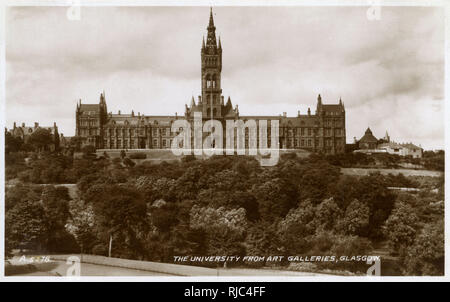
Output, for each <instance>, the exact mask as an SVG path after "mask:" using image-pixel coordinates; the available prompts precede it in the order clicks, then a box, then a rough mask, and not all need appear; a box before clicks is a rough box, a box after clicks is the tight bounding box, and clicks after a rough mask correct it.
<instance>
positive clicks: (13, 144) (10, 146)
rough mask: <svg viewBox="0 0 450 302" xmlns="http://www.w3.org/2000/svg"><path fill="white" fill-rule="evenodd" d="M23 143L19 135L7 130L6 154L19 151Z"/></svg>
mask: <svg viewBox="0 0 450 302" xmlns="http://www.w3.org/2000/svg"><path fill="white" fill-rule="evenodd" d="M22 145H23V141H22V139H21V138H19V137H15V136H13V135H12V134H11V133H9V132H6V134H5V154H9V153H10V152H13V153H15V152H17V151H19V150H20V148H21V147H22Z"/></svg>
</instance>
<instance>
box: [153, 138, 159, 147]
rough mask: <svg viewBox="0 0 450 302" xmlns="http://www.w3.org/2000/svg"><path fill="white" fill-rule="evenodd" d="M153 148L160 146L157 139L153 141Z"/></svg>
mask: <svg viewBox="0 0 450 302" xmlns="http://www.w3.org/2000/svg"><path fill="white" fill-rule="evenodd" d="M153 146H155V147H157V146H158V140H157V139H154V140H153Z"/></svg>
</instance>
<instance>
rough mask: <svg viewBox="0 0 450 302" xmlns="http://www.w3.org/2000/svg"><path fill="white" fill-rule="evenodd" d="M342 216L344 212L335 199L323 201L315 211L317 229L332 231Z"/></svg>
mask: <svg viewBox="0 0 450 302" xmlns="http://www.w3.org/2000/svg"><path fill="white" fill-rule="evenodd" d="M341 216H342V210H341V209H340V208H339V207H338V205H337V204H336V202H335V201H334V199H333V198H328V199H325V200H324V201H322V202H321V203H320V204H319V205H318V206H317V207H316V210H315V218H314V223H315V225H316V228H320V229H324V230H331V229H333V227H334V226H335V225H336V223H337V222H338V220H339V218H341Z"/></svg>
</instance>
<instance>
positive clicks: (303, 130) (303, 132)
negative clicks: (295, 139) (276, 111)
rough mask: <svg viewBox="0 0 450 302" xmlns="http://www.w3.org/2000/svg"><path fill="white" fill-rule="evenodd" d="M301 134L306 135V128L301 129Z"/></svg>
mask: <svg viewBox="0 0 450 302" xmlns="http://www.w3.org/2000/svg"><path fill="white" fill-rule="evenodd" d="M301 135H302V136H303V135H305V128H302V130H301Z"/></svg>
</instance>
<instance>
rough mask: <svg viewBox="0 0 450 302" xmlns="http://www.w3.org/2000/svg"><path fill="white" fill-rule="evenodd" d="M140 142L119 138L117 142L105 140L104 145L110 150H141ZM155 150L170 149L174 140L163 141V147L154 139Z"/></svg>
mask: <svg viewBox="0 0 450 302" xmlns="http://www.w3.org/2000/svg"><path fill="white" fill-rule="evenodd" d="M137 143H138V141H137V140H134V139H130V140H127V139H124V140H122V139H120V138H118V139H117V140H110V141H109V143H108V140H106V139H105V140H104V145H105V147H106V148H109V149H121V148H128V149H134V148H139V146H138V145H137ZM152 143H153V148H169V147H170V146H171V144H172V140H171V139H163V140H161V146H160V145H159V143H158V139H154V140H153V142H152Z"/></svg>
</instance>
